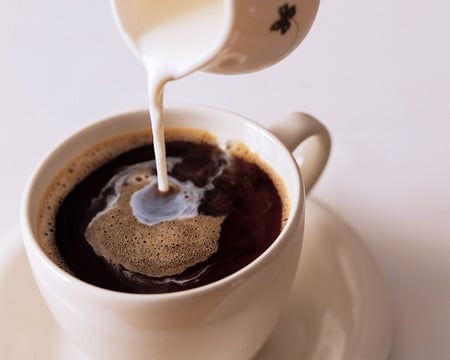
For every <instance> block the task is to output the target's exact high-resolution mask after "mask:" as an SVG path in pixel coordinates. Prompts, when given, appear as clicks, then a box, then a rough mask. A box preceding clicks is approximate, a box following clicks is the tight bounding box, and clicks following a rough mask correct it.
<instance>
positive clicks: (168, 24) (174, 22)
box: [111, 0, 319, 79]
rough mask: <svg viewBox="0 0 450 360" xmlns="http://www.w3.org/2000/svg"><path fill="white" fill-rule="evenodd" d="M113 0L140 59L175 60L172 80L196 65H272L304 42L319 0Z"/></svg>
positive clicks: (216, 68)
mask: <svg viewBox="0 0 450 360" xmlns="http://www.w3.org/2000/svg"><path fill="white" fill-rule="evenodd" d="M111 3H112V8H113V14H114V16H115V20H116V23H117V25H118V27H119V30H120V31H121V33H122V36H123V37H124V38H125V40H126V42H127V43H128V45H129V46H130V48H131V49H132V50H133V52H134V53H135V54H136V55H137V57H138V58H140V59H141V60H142V59H143V58H145V57H146V56H147V55H149V56H151V57H153V59H152V60H155V61H156V60H158V61H159V62H174V63H177V66H176V68H175V67H173V71H172V72H171V74H170V76H169V77H170V78H171V79H174V78H178V77H182V76H185V75H187V74H188V73H190V72H193V71H196V70H202V71H206V72H213V73H220V74H240V73H249V72H253V71H257V70H261V69H264V68H266V67H268V66H271V65H273V64H275V63H277V62H279V61H280V60H282V59H283V58H284V57H286V56H287V55H288V54H290V53H291V52H292V51H293V50H294V49H295V48H296V47H297V46H298V45H299V44H300V43H301V41H302V40H303V39H304V38H305V36H306V34H307V33H308V31H309V29H310V28H311V25H312V23H313V21H314V18H315V15H316V12H317V10H318V7H319V0H264V1H262V0H185V1H182V2H180V1H178V0H111ZM163 38H164V41H161V39H163ZM143 43H145V44H146V48H145V49H144V48H143V46H142V44H143ZM145 51H147V52H148V54H146V53H145ZM155 54H156V55H155ZM155 57H156V58H155ZM181 60H182V61H181Z"/></svg>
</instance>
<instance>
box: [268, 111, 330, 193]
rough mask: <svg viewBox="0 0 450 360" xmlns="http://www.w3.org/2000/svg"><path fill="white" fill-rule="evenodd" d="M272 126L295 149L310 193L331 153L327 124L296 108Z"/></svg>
mask: <svg viewBox="0 0 450 360" xmlns="http://www.w3.org/2000/svg"><path fill="white" fill-rule="evenodd" d="M269 130H270V131H271V132H272V133H273V134H274V135H275V136H276V137H277V138H278V139H279V140H280V141H281V142H282V143H283V144H284V145H285V146H286V148H287V149H288V150H289V151H291V152H292V155H293V156H294V158H295V159H296V161H297V163H298V166H299V168H300V173H301V175H302V178H303V182H304V185H305V193H306V194H308V192H309V191H310V190H311V188H312V187H313V186H314V184H315V183H316V181H317V180H318V179H319V177H320V175H321V173H322V171H323V170H324V168H325V165H326V164H327V161H328V158H329V155H330V150H331V137H330V134H329V132H328V130H327V128H326V127H325V126H324V125H323V124H322V123H321V122H320V121H319V120H317V119H316V118H314V117H313V116H311V115H309V114H306V113H301V112H294V113H290V114H288V115H286V116H284V117H283V118H281V119H280V120H278V121H277V122H276V123H274V124H272V125H271V126H270V127H269Z"/></svg>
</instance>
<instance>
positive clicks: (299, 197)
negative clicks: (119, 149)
mask: <svg viewBox="0 0 450 360" xmlns="http://www.w3.org/2000/svg"><path fill="white" fill-rule="evenodd" d="M165 111H168V112H182V113H185V112H195V111H200V112H208V113H211V112H213V113H217V114H222V116H223V115H226V116H228V117H235V118H239V119H240V121H243V122H245V123H246V126H249V127H250V128H252V130H254V131H256V132H258V133H259V134H260V135H263V136H264V137H266V138H268V139H269V140H270V141H271V142H273V143H275V145H276V146H277V147H278V148H279V149H280V151H282V152H284V153H285V154H286V155H287V158H288V159H290V162H291V164H290V166H291V167H292V168H293V170H294V171H295V172H296V174H297V176H296V179H295V182H296V184H295V187H296V188H297V189H298V190H297V191H296V196H295V198H291V197H290V198H289V200H290V210H289V217H288V220H287V222H286V224H285V225H284V227H283V229H282V230H281V232H280V233H279V234H278V236H277V237H276V239H275V240H274V241H273V242H272V243H271V244H270V246H269V247H268V248H267V249H265V250H264V252H263V253H262V254H260V255H259V256H258V257H257V258H255V259H254V260H252V261H251V262H250V263H248V264H247V265H245V266H244V267H242V268H240V269H239V270H237V271H235V272H233V273H232V274H229V275H227V276H225V277H223V278H220V279H219V280H216V281H214V282H211V283H208V284H205V285H201V286H197V287H193V288H189V289H184V290H179V291H174V292H166V293H130V292H122V291H117V290H111V289H106V288H103V287H100V286H97V285H93V284H90V283H88V282H86V281H83V280H81V279H79V278H78V277H76V276H75V275H73V274H71V273H69V272H67V271H65V270H64V269H62V268H61V267H59V266H58V265H57V264H56V263H55V262H54V261H53V260H52V259H51V258H50V257H49V256H48V255H47V254H45V252H44V250H43V249H42V247H41V245H40V244H39V241H38V239H37V236H35V231H34V230H33V229H34V226H33V223H34V222H35V219H34V218H32V216H33V214H32V211H31V208H30V207H31V199H32V197H33V193H34V191H33V190H34V189H35V187H36V186H37V184H38V183H39V179H40V175H41V174H42V172H43V171H44V170H45V168H46V167H47V166H48V165H49V164H51V162H52V161H53V160H54V157H55V156H56V154H57V153H58V152H59V151H61V150H62V148H63V147H64V146H65V144H67V143H71V142H74V141H77V139H78V138H79V137H81V136H83V134H86V133H89V132H91V131H95V130H96V129H97V128H101V127H104V126H108V124H109V123H113V122H115V121H123V119H124V118H130V117H134V116H144V115H146V116H148V110H147V109H141V110H134V111H128V112H123V113H119V114H116V115H112V116H107V117H104V118H102V119H100V120H96V121H94V122H92V123H90V124H88V125H84V126H82V127H81V128H79V129H77V130H75V131H73V132H72V133H71V135H69V136H66V137H64V138H63V139H62V140H60V141H59V142H58V143H57V144H56V145H54V146H53V147H52V148H50V150H49V151H48V152H47V153H46V154H45V155H44V156H43V158H41V160H40V161H38V163H37V164H36V166H35V168H34V170H33V171H32V173H31V175H30V178H29V180H28V182H27V184H26V186H25V190H24V193H23V196H22V202H21V209H20V212H21V214H20V215H21V217H20V220H21V221H20V228H21V233H22V238H23V239H22V240H23V242H24V244H25V249H26V252H27V255H28V257H30V256H32V255H31V253H34V254H35V255H36V256H37V257H38V259H39V261H40V262H41V263H42V264H44V265H45V266H46V267H47V268H48V269H49V270H50V271H51V272H52V273H53V274H54V275H55V276H56V277H58V278H59V279H60V280H62V281H64V282H65V283H71V284H74V285H76V286H77V287H78V288H79V290H83V291H86V292H92V293H95V294H96V295H97V296H105V297H108V298H109V297H117V298H120V299H127V300H136V301H139V300H148V299H152V300H158V299H161V300H162V299H164V300H165V301H166V300H168V299H178V298H180V297H186V296H190V297H195V296H198V295H201V294H202V293H205V292H211V291H215V290H218V289H220V288H222V287H223V286H224V285H226V284H231V285H238V284H240V283H241V282H242V281H243V278H245V277H246V276H244V275H246V274H247V276H250V274H253V273H254V272H257V271H258V269H260V268H262V267H263V265H264V264H266V263H267V262H268V261H270V259H271V258H272V257H274V256H276V255H277V254H278V253H280V252H281V249H282V248H283V247H284V246H283V244H285V243H287V240H288V239H289V238H291V235H290V233H291V232H293V231H294V230H295V228H296V226H295V222H296V221H298V219H299V218H298V216H297V214H298V213H299V212H300V213H301V212H304V207H305V192H304V183H303V179H302V176H301V173H300V169H299V167H298V165H297V162H296V160H295V158H294V157H293V155H292V153H290V152H289V150H287V149H286V147H285V146H284V145H283V144H282V142H281V141H280V140H279V139H278V138H277V137H276V136H275V135H274V134H272V133H271V132H270V130H268V129H266V128H265V127H264V126H262V125H261V124H259V123H257V122H256V121H254V120H252V119H249V118H247V117H245V116H243V115H240V114H237V113H235V112H231V111H228V110H223V109H219V108H214V107H207V106H188V107H168V108H167V109H166V110H165ZM121 119H122V120H121ZM149 129H150V126H149ZM106 139H107V137H105V138H103V139H99V140H98V141H101V140H106ZM80 153H81V152H80ZM264 161H265V160H264ZM269 166H270V164H269ZM55 176H56V175H55ZM54 178H55V177H54V176H53V178H52V179H54ZM46 185H47V186H48V185H49V184H48V183H47V184H46ZM40 200H42V198H40V199H39V200H38V202H39V201H40ZM298 236H300V234H299V235H298ZM29 261H30V259H29Z"/></svg>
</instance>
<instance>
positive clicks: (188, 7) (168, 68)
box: [132, 0, 224, 192]
mask: <svg viewBox="0 0 450 360" xmlns="http://www.w3.org/2000/svg"><path fill="white" fill-rule="evenodd" d="M223 19H224V3H223V0H164V1H163V0H147V1H145V0H139V13H136V15H135V20H136V22H135V23H134V24H133V25H134V26H133V28H134V29H135V33H134V34H133V35H132V36H133V37H134V40H135V42H136V45H137V51H138V56H140V57H141V59H142V62H143V64H144V66H145V67H146V69H147V73H148V90H149V101H150V116H151V123H152V130H153V143H154V148H155V160H156V166H157V173H158V189H159V191H161V192H166V191H168V190H169V182H168V178H167V166H166V155H165V145H164V122H163V118H162V112H163V93H164V85H165V84H166V83H167V82H168V81H170V80H174V79H178V78H181V77H183V76H185V75H188V74H189V73H191V72H193V71H195V70H198V69H200V68H201V67H203V66H204V65H205V64H206V63H208V61H209V60H210V59H212V57H213V56H214V55H215V53H216V52H217V51H218V45H220V44H221V31H222V28H223V21H224V20H223Z"/></svg>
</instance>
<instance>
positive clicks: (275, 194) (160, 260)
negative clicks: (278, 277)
mask: <svg viewBox="0 0 450 360" xmlns="http://www.w3.org/2000/svg"><path fill="white" fill-rule="evenodd" d="M217 144H218V141H217V139H216V138H215V137H214V136H213V135H211V134H209V133H207V132H204V131H199V130H193V129H184V128H183V129H175V128H171V129H167V130H166V149H167V150H166V153H167V157H168V170H169V171H168V173H169V179H170V183H171V186H172V189H171V190H170V191H169V192H168V193H166V194H160V193H159V192H158V189H157V181H156V167H155V163H154V159H153V158H152V157H153V148H152V144H151V138H150V135H149V134H148V133H145V132H141V133H135V134H128V135H122V136H119V137H117V138H114V139H110V140H107V141H105V142H102V143H100V144H98V145H96V146H94V147H92V148H91V149H89V150H88V151H86V152H84V153H83V154H82V155H81V156H79V157H78V158H77V159H75V160H74V161H73V162H72V163H71V164H70V165H68V166H67V168H66V169H64V170H63V172H62V173H61V174H60V175H59V176H58V177H57V179H56V180H55V181H54V183H53V184H52V185H51V186H50V187H49V189H48V190H47V193H46V195H45V197H44V199H43V200H42V205H41V212H40V214H39V222H38V232H39V236H40V240H41V246H42V247H43V249H44V250H45V252H46V253H47V254H48V255H49V256H50V257H51V258H52V260H53V261H54V262H55V263H57V264H58V265H59V266H60V267H62V268H63V269H64V270H66V271H68V272H70V273H72V274H73V275H74V276H76V277H78V278H79V279H81V280H83V281H86V282H88V283H91V284H93V285H96V286H100V287H103V288H106V289H110V290H116V291H122V292H132V293H163V292H172V291H179V290H183V289H189V288H193V287H197V286H201V285H205V284H208V283H211V282H214V281H216V280H219V279H221V278H223V277H225V276H227V275H230V274H232V273H234V272H236V271H237V270H239V269H241V268H242V267H244V266H245V265H247V264H249V263H250V262H251V261H253V260H254V259H255V258H257V257H258V256H259V255H260V254H261V253H263V252H264V251H265V250H266V249H267V248H268V247H269V246H270V245H271V244H272V242H273V241H274V240H275V239H276V238H277V236H278V234H279V233H280V231H281V229H282V227H283V226H284V223H285V221H286V218H287V213H288V210H289V209H288V207H289V206H288V201H287V200H288V199H287V197H286V193H285V189H284V184H283V183H282V181H281V180H280V179H279V178H278V176H277V175H276V174H274V172H273V170H271V168H270V167H269V166H268V165H267V164H265V163H264V162H263V161H262V160H261V159H259V157H258V156H257V155H256V154H254V153H252V152H251V151H250V150H249V149H248V148H247V147H246V146H245V145H243V144H242V143H240V142H233V141H229V142H228V143H227V144H226V146H225V149H221V148H220V147H219V146H218V145H217Z"/></svg>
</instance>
